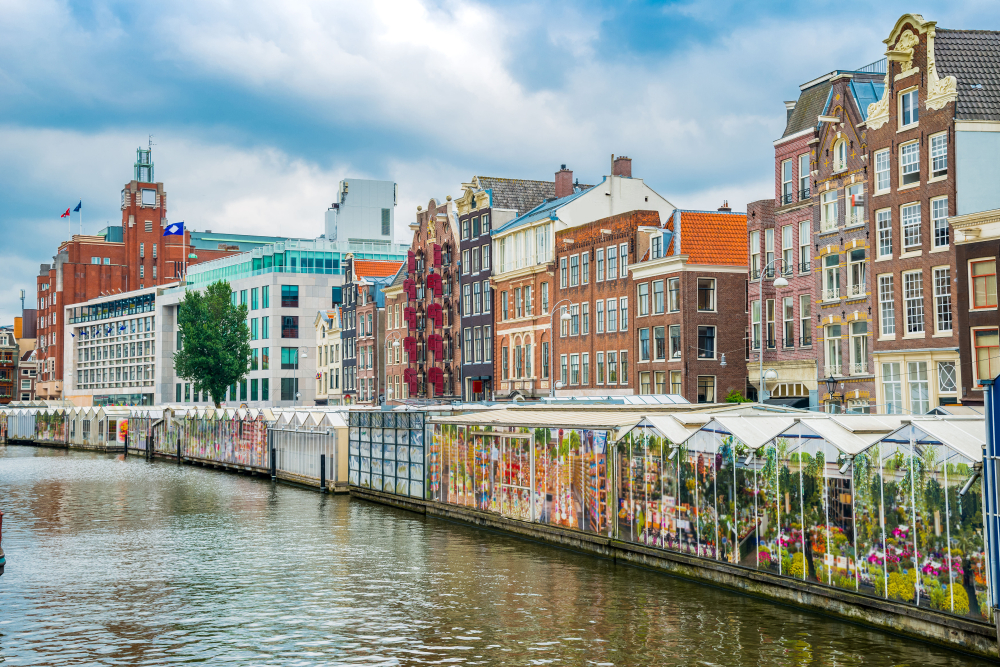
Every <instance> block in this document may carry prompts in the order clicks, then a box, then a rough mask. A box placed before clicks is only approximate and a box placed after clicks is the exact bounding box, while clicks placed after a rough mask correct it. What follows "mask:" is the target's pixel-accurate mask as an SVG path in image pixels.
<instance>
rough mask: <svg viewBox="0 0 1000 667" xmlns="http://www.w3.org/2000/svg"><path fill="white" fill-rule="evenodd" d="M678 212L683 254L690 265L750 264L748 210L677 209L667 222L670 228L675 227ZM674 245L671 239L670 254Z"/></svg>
mask: <svg viewBox="0 0 1000 667" xmlns="http://www.w3.org/2000/svg"><path fill="white" fill-rule="evenodd" d="M678 213H680V216H681V254H682V255H687V256H688V263H689V264H711V265H716V266H718V265H725V266H747V261H748V260H747V252H748V250H747V246H748V242H747V215H746V213H719V212H715V211H684V210H677V211H674V214H673V215H672V216H671V217H670V220H669V221H668V222H667V227H668V228H669V229H674V222H675V219H676V217H677V214H678ZM674 238H675V239H676V235H675V237H674ZM673 246H674V241H671V242H670V248H669V250H668V254H669V253H672V252H673Z"/></svg>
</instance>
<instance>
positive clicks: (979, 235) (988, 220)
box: [948, 208, 1000, 245]
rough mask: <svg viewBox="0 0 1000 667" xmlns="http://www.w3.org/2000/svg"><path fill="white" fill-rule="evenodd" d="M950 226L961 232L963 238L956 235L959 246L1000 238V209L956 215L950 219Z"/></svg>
mask: <svg viewBox="0 0 1000 667" xmlns="http://www.w3.org/2000/svg"><path fill="white" fill-rule="evenodd" d="M948 224H949V225H951V227H952V229H954V230H955V231H956V232H961V236H962V238H958V235H957V234H956V235H955V243H956V244H959V245H961V244H965V243H976V242H977V241H985V240H987V239H995V238H1000V208H995V209H991V210H989V211H977V212H976V213H966V214H965V215H955V216H952V217H950V218H948ZM984 231H985V232H986V233H985V234H984Z"/></svg>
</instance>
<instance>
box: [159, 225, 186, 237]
mask: <svg viewBox="0 0 1000 667" xmlns="http://www.w3.org/2000/svg"><path fill="white" fill-rule="evenodd" d="M163 235H164V236H184V223H183V222H172V223H170V224H169V225H167V226H166V227H165V228H164V229H163Z"/></svg>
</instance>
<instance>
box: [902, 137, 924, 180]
mask: <svg viewBox="0 0 1000 667" xmlns="http://www.w3.org/2000/svg"><path fill="white" fill-rule="evenodd" d="M913 174H916V178H915V179H914V178H910V181H909V182H907V180H906V179H907V178H908V177H912V176H913ZM919 184H920V141H919V140H918V139H914V140H913V141H908V142H906V143H905V144H901V145H900V146H899V187H900V188H910V187H914V186H917V185H919Z"/></svg>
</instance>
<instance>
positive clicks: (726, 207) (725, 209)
mask: <svg viewBox="0 0 1000 667" xmlns="http://www.w3.org/2000/svg"><path fill="white" fill-rule="evenodd" d="M719 210H720V211H722V212H723V213H732V212H733V209H731V208H729V202H728V201H724V202H722V206H720V207H719Z"/></svg>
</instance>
